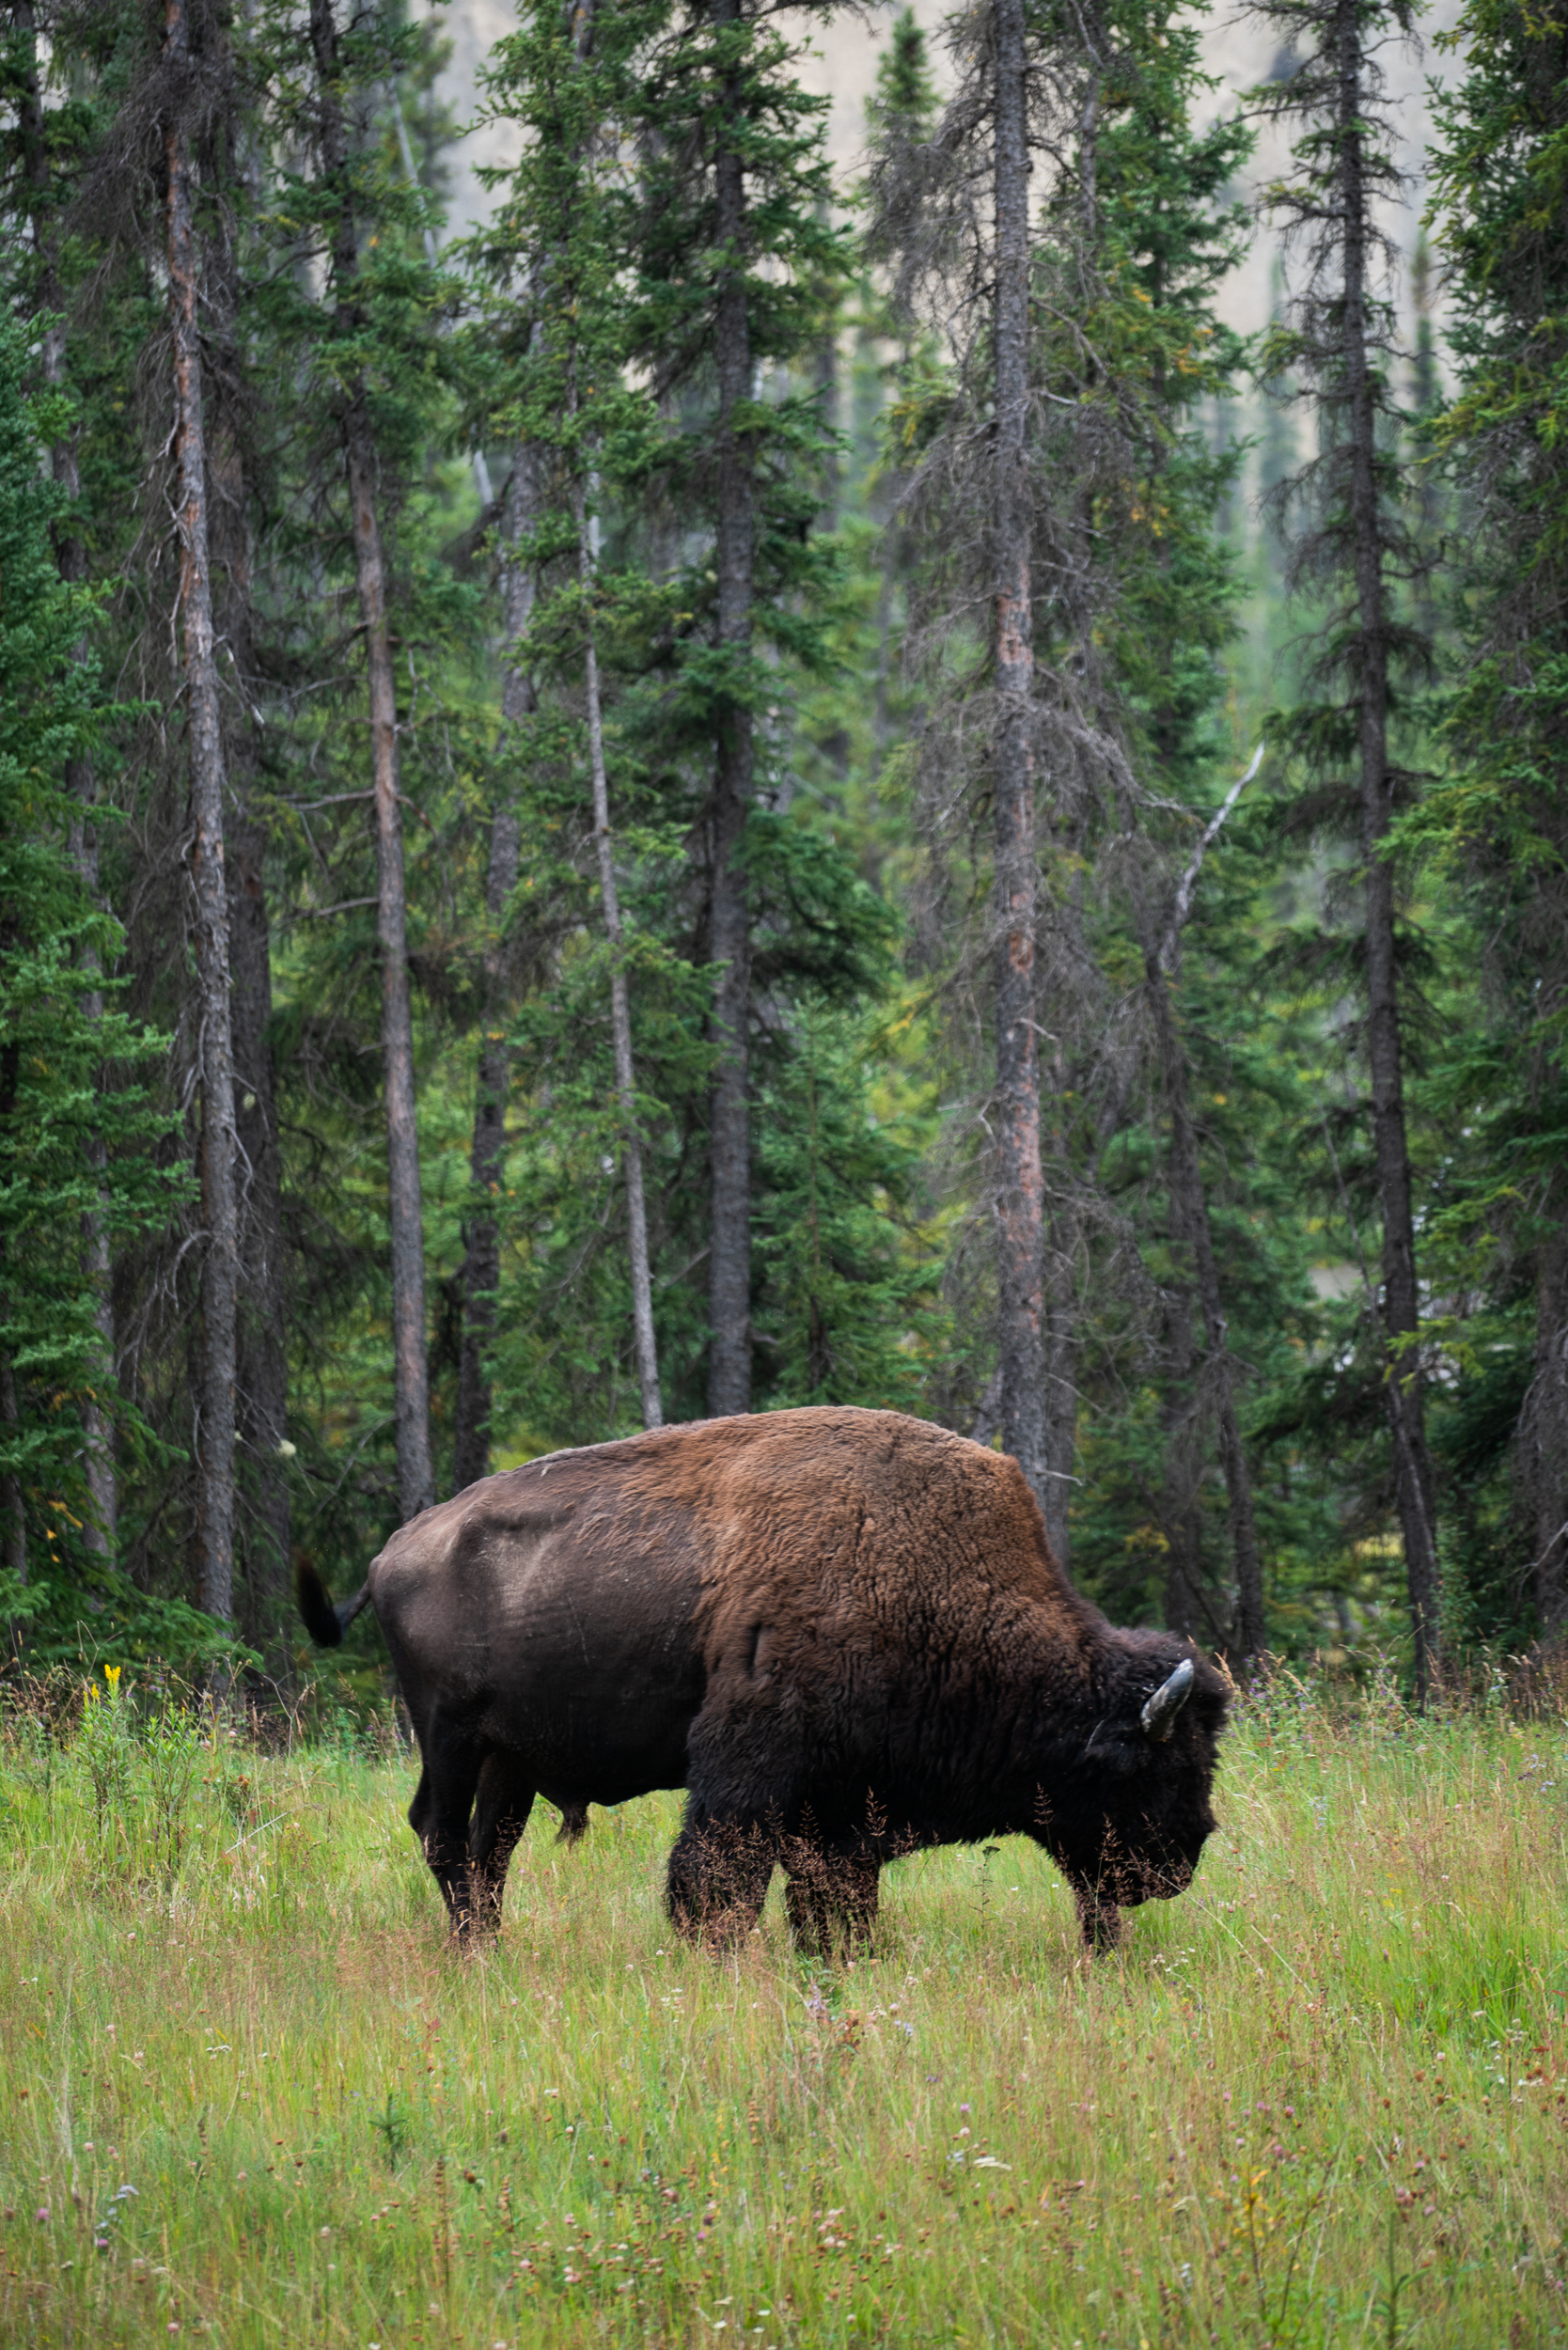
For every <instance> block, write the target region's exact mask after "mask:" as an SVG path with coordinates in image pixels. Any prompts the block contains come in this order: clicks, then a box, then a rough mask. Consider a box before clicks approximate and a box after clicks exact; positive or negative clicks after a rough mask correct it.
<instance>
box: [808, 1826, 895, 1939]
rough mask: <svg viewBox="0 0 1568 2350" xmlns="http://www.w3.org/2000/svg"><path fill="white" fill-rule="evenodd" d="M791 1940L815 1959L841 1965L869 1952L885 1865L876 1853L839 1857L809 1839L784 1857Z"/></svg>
mask: <svg viewBox="0 0 1568 2350" xmlns="http://www.w3.org/2000/svg"><path fill="white" fill-rule="evenodd" d="M784 1866H785V1868H786V1869H787V1870H788V1871H789V1874H790V1882H789V1885H788V1887H787V1888H786V1890H785V1895H784V1906H785V1910H786V1912H787V1914H788V1917H789V1920H790V1938H791V1940H792V1942H793V1944H794V1946H795V1948H796V1950H797V1951H803V1952H805V1953H806V1955H807V1956H808V1957H811V1958H827V1959H841V1958H844V1957H845V1956H847V1955H848V1953H849V1952H850V1951H854V1950H861V1949H868V1948H869V1947H870V1943H871V1940H872V1937H873V1935H874V1934H875V1931H876V1913H877V1896H878V1891H879V1888H880V1884H881V1875H882V1863H881V1861H880V1860H879V1858H878V1857H877V1856H876V1855H875V1854H874V1853H864V1852H854V1853H841V1852H833V1851H831V1850H829V1849H827V1848H825V1847H823V1845H821V1844H818V1843H815V1842H813V1841H810V1840H808V1838H805V1837H792V1838H791V1840H790V1841H789V1843H788V1844H787V1845H786V1847H785V1851H784Z"/></svg>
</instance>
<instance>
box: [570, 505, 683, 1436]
mask: <svg viewBox="0 0 1568 2350" xmlns="http://www.w3.org/2000/svg"><path fill="white" fill-rule="evenodd" d="M574 503H575V508H576V517H575V518H576V524H577V575H578V577H579V579H580V580H581V581H582V585H583V596H584V611H585V614H586V620H585V633H584V639H583V682H584V687H585V690H586V693H587V697H588V764H589V768H590V770H591V773H592V777H593V838H594V843H595V846H596V847H597V849H598V852H599V900H600V903H601V905H602V906H603V908H604V935H605V937H606V938H607V939H608V941H609V945H610V954H611V957H612V961H611V964H610V1029H611V1034H612V1037H613V1039H614V1043H615V1090H616V1103H617V1106H618V1107H619V1111H620V1151H621V1162H622V1166H623V1168H624V1171H625V1177H626V1238H627V1248H628V1253H629V1255H630V1258H631V1269H632V1329H633V1335H634V1337H635V1342H636V1354H637V1386H638V1387H639V1389H640V1390H641V1395H642V1418H643V1426H644V1427H645V1428H662V1427H663V1426H664V1418H665V1416H664V1407H663V1405H662V1404H661V1402H660V1400H659V1355H658V1347H657V1341H656V1340H655V1338H654V1334H653V1281H652V1276H651V1272H650V1269H649V1261H648V1208H647V1202H646V1200H645V1199H644V1197H643V1187H642V1144H641V1141H640V1139H639V1137H638V1134H637V1095H636V1073H635V1067H634V1065H633V1060H632V1010H631V1005H630V1003H629V1001H628V998H627V992H626V964H625V947H626V941H625V933H624V932H623V931H622V928H621V921H620V901H619V895H618V892H617V889H616V879H615V840H614V837H613V835H612V834H611V831H610V787H609V778H608V776H607V775H606V773H605V768H604V716H603V713H602V712H601V709H600V705H599V649H598V645H597V643H596V641H595V637H594V629H593V591H594V582H595V569H596V567H595V564H594V559H593V547H592V543H591V540H590V537H589V532H588V504H587V500H586V499H585V497H584V494H583V485H582V483H581V481H580V480H579V481H578V482H577V484H576V485H575V491H574Z"/></svg>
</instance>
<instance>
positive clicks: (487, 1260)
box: [452, 447, 539, 1493]
mask: <svg viewBox="0 0 1568 2350" xmlns="http://www.w3.org/2000/svg"><path fill="white" fill-rule="evenodd" d="M537 471H538V460H537V457H536V455H535V453H534V452H533V451H532V450H530V449H528V448H525V447H520V448H519V449H518V450H517V452H516V455H515V459H514V462H513V464H512V472H511V480H510V484H509V485H508V490H507V517H506V534H507V540H508V547H509V551H508V554H507V555H506V556H505V557H504V559H503V565H502V587H503V595H504V599H505V619H506V633H507V644H508V649H509V650H508V657H507V666H506V674H505V676H504V678H503V680H502V683H501V729H502V735H503V739H504V737H505V735H506V732H507V730H508V729H510V728H512V727H514V726H517V725H520V724H521V722H522V721H523V720H524V719H525V718H527V717H531V716H532V714H533V713H534V711H535V709H536V708H537V707H538V702H537V698H536V696H535V692H534V682H533V679H532V678H531V676H530V675H529V673H528V671H527V670H526V669H525V667H524V666H523V663H522V660H521V658H520V655H519V650H518V648H519V645H520V643H521V641H522V637H523V635H524V632H525V629H526V628H527V625H528V619H529V616H530V614H531V613H532V611H533V605H534V593H535V587H536V584H537V583H536V580H535V576H534V572H533V569H532V567H531V566H530V565H528V564H525V563H519V562H518V561H517V559H516V555H515V552H514V550H515V548H516V546H517V542H518V540H519V539H520V538H521V537H522V536H523V535H524V533H525V531H526V530H527V529H529V528H530V527H531V526H532V525H533V523H534V520H535V518H536V516H537V513H538V509H539V496H538V483H537V479H536V476H537ZM521 848H522V827H521V825H520V823H519V822H518V818H517V814H516V811H515V810H514V809H511V808H497V809H496V810H495V813H494V817H493V818H492V820H491V829H490V868H489V871H488V874H487V876H486V883H485V919H486V922H487V924H488V926H489V935H488V938H487V941H486V952H485V965H484V971H485V984H484V1003H483V1016H482V1022H481V1026H480V1031H479V1057H478V1073H477V1079H476V1084H475V1089H474V1139H473V1144H472V1147H471V1149H470V1152H469V1162H468V1167H469V1182H470V1184H471V1186H472V1204H471V1205H470V1207H469V1211H468V1215H467V1220H466V1222H465V1224H464V1226H463V1339H462V1344H461V1348H460V1351H459V1355H458V1401H457V1430H456V1440H455V1443H454V1445H453V1455H452V1491H453V1492H454V1493H462V1491H463V1488H464V1486H466V1485H472V1484H476V1483H477V1482H478V1480H479V1479H480V1478H481V1477H488V1476H489V1474H490V1418H491V1384H490V1368H489V1359H488V1358H489V1353H490V1346H491V1341H492V1340H493V1338H494V1332H495V1296H496V1292H497V1290H498V1288H499V1287H500V1280H501V1228H500V1225H499V1223H498V1221H497V1219H496V1216H495V1214H494V1210H493V1209H491V1208H488V1207H487V1206H486V1205H485V1204H484V1203H485V1202H486V1201H487V1200H489V1199H494V1196H495V1194H496V1192H497V1191H498V1190H499V1188H500V1183H501V1169H502V1159H503V1155H504V1152H505V1149H506V1122H507V1093H508V1089H509V1086H510V1073H511V1061H510V1053H509V1052H508V1049H507V1035H506V1023H507V1014H508V1003H507V986H506V957H505V952H504V948H503V942H502V935H501V932H502V925H503V923H504V921H505V918H506V911H507V907H508V904H509V903H510V899H511V893H512V891H513V890H514V889H515V888H516V886H517V867H518V857H519V854H520V852H521Z"/></svg>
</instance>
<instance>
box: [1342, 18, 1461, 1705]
mask: <svg viewBox="0 0 1568 2350" xmlns="http://www.w3.org/2000/svg"><path fill="white" fill-rule="evenodd" d="M1335 40H1336V46H1337V52H1338V57H1337V65H1338V77H1339V102H1338V115H1339V121H1338V125H1337V129H1338V139H1339V157H1340V185H1341V217H1342V219H1343V222H1344V273H1343V292H1342V303H1343V310H1342V315H1343V321H1344V327H1343V333H1344V379H1345V391H1346V397H1347V404H1348V409H1349V423H1350V445H1351V467H1352V472H1351V523H1352V528H1353V531H1354V536H1355V565H1356V619H1357V623H1358V635H1359V651H1358V656H1357V676H1358V680H1359V701H1360V707H1359V712H1358V733H1359V745H1358V748H1359V758H1360V785H1361V857H1362V863H1363V866H1364V868H1365V884H1364V886H1365V892H1366V944H1367V1057H1368V1061H1369V1064H1370V1067H1371V1072H1372V1143H1373V1150H1374V1154H1375V1159H1376V1167H1377V1190H1378V1201H1379V1206H1380V1208H1381V1212H1382V1220H1383V1324H1384V1334H1385V1338H1386V1340H1387V1344H1388V1362H1387V1380H1388V1418H1389V1424H1390V1428H1391V1430H1392V1434H1393V1447H1394V1478H1395V1489H1396V1492H1397V1495H1398V1501H1399V1516H1400V1526H1401V1528H1402V1530H1403V1538H1404V1564H1405V1575H1406V1579H1407V1583H1408V1587H1409V1593H1410V1618H1411V1629H1412V1633H1413V1636H1414V1640H1415V1666H1416V1694H1417V1698H1418V1700H1423V1699H1424V1698H1425V1696H1426V1692H1427V1687H1428V1684H1429V1682H1430V1679H1431V1675H1432V1669H1433V1667H1434V1665H1435V1663H1436V1661H1437V1643H1438V1622H1437V1596H1438V1580H1437V1544H1436V1534H1435V1515H1434V1509H1433V1483H1432V1465H1431V1460H1430V1457H1429V1455H1428V1452H1427V1445H1426V1426H1425V1413H1424V1409H1423V1404H1422V1396H1421V1372H1420V1360H1419V1331H1420V1294H1419V1285H1418V1281H1417V1274H1416V1232H1415V1218H1414V1214H1413V1213H1412V1207H1411V1184H1410V1153H1409V1147H1408V1143H1407V1140H1406V1136H1405V1125H1404V1079H1403V1053H1402V1044H1401V1037H1400V1007H1399V968H1398V963H1397V959H1396V952H1395V940H1394V872H1393V867H1392V865H1391V863H1390V862H1389V859H1388V854H1387V852H1388V835H1389V832H1390V830H1391V828H1392V824H1393V813H1394V809H1393V777H1392V776H1391V774H1390V772H1389V764H1388V636H1389V620H1388V604H1387V597H1386V592H1385V587H1384V578H1383V558H1384V544H1383V533H1382V530H1381V527H1380V517H1379V511H1378V490H1377V441H1376V427H1377V395H1376V386H1375V384H1374V382H1373V376H1372V363H1371V357H1370V352H1369V343H1370V338H1371V330H1370V321H1369V320H1368V315H1367V299H1368V296H1367V270H1368V235H1369V230H1370V227H1371V223H1370V218H1369V215H1370V211H1371V206H1372V195H1371V191H1370V190H1369V188H1368V186H1367V182H1366V177H1365V168H1366V166H1365V150H1364V137H1363V133H1362V129H1361V102H1362V89H1361V75H1362V51H1361V28H1360V21H1359V19H1358V17H1357V14H1356V0H1340V6H1339V8H1338V10H1337V20H1336V26H1335Z"/></svg>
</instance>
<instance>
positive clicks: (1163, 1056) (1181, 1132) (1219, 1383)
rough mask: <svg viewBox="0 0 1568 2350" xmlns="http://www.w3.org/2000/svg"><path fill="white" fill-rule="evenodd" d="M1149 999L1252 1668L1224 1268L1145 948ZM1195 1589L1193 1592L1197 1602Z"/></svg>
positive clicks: (1246, 1487)
mask: <svg viewBox="0 0 1568 2350" xmlns="http://www.w3.org/2000/svg"><path fill="white" fill-rule="evenodd" d="M1145 955H1146V970H1147V974H1148V985H1149V1000H1150V1005H1151V1008H1152V1011H1153V1015H1154V1034H1155V1037H1156V1039H1157V1041H1158V1044H1159V1054H1160V1071H1161V1075H1162V1077H1163V1079H1164V1083H1165V1099H1166V1109H1167V1111H1168V1115H1169V1119H1170V1148H1169V1157H1168V1180H1169V1184H1170V1203H1171V1210H1172V1224H1173V1226H1174V1227H1175V1228H1176V1229H1177V1230H1179V1231H1180V1232H1181V1234H1182V1236H1183V1237H1184V1239H1185V1241H1186V1244H1187V1246H1188V1247H1189V1248H1190V1249H1191V1251H1192V1262H1193V1273H1194V1277H1195V1281H1196V1286H1197V1290H1198V1304H1199V1310H1200V1313H1201V1314H1202V1317H1203V1337H1204V1342H1205V1344H1206V1346H1207V1348H1208V1356H1209V1360H1208V1371H1209V1376H1210V1378H1211V1379H1212V1381H1213V1383H1214V1400H1215V1420H1216V1422H1217V1424H1218V1428H1219V1453H1220V1461H1221V1463H1222V1465H1223V1467H1224V1471H1225V1490H1226V1494H1227V1496H1228V1498H1229V1501H1230V1509H1231V1556H1232V1558H1233V1559H1234V1562H1235V1573H1236V1647H1237V1651H1238V1653H1239V1654H1240V1655H1241V1657H1242V1658H1243V1660H1244V1661H1246V1662H1247V1663H1252V1662H1254V1661H1255V1660H1256V1659H1257V1658H1258V1657H1259V1656H1261V1655H1262V1652H1263V1646H1264V1642H1265V1638H1266V1630H1265V1625H1264V1622H1263V1576H1262V1565H1261V1564H1260V1561H1259V1558H1258V1535H1257V1528H1256V1524H1255V1521H1254V1516H1253V1509H1252V1479H1251V1474H1250V1472H1249V1470H1248V1468H1247V1450H1246V1448H1245V1446H1244V1445H1243V1443H1242V1437H1241V1424H1240V1422H1239V1420H1238V1419H1237V1418H1236V1401H1235V1378H1234V1373H1233V1371H1232V1368H1231V1353H1230V1325H1229V1323H1228V1322H1227V1319H1226V1313H1225V1303H1224V1299H1223V1296H1222V1294H1221V1292H1220V1285H1219V1267H1218V1265H1217V1264H1216V1262H1215V1248H1214V1232H1213V1229H1212V1227H1211V1225H1210V1222H1209V1202H1208V1197H1207V1194H1206V1193H1205V1190H1204V1186H1203V1167H1202V1161H1201V1160H1200V1156H1199V1151H1198V1136H1197V1134H1196V1132H1195V1131H1194V1128H1193V1123H1192V1111H1191V1106H1190V1093H1189V1084H1188V1072H1187V1057H1186V1051H1185V1048H1184V1045H1183V1042H1182V1038H1181V1032H1180V1030H1179V1029H1178V1027H1177V1025H1176V1012H1175V1007H1174V1006H1173V1004H1172V1003H1171V1000H1170V983H1169V980H1168V977H1167V974H1166V971H1165V968H1164V965H1163V964H1162V963H1161V962H1160V960H1159V957H1158V954H1157V952H1152V951H1151V950H1150V949H1149V948H1146V949H1145ZM1196 1588H1197V1587H1196V1585H1195V1586H1194V1591H1195V1595H1196Z"/></svg>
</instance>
